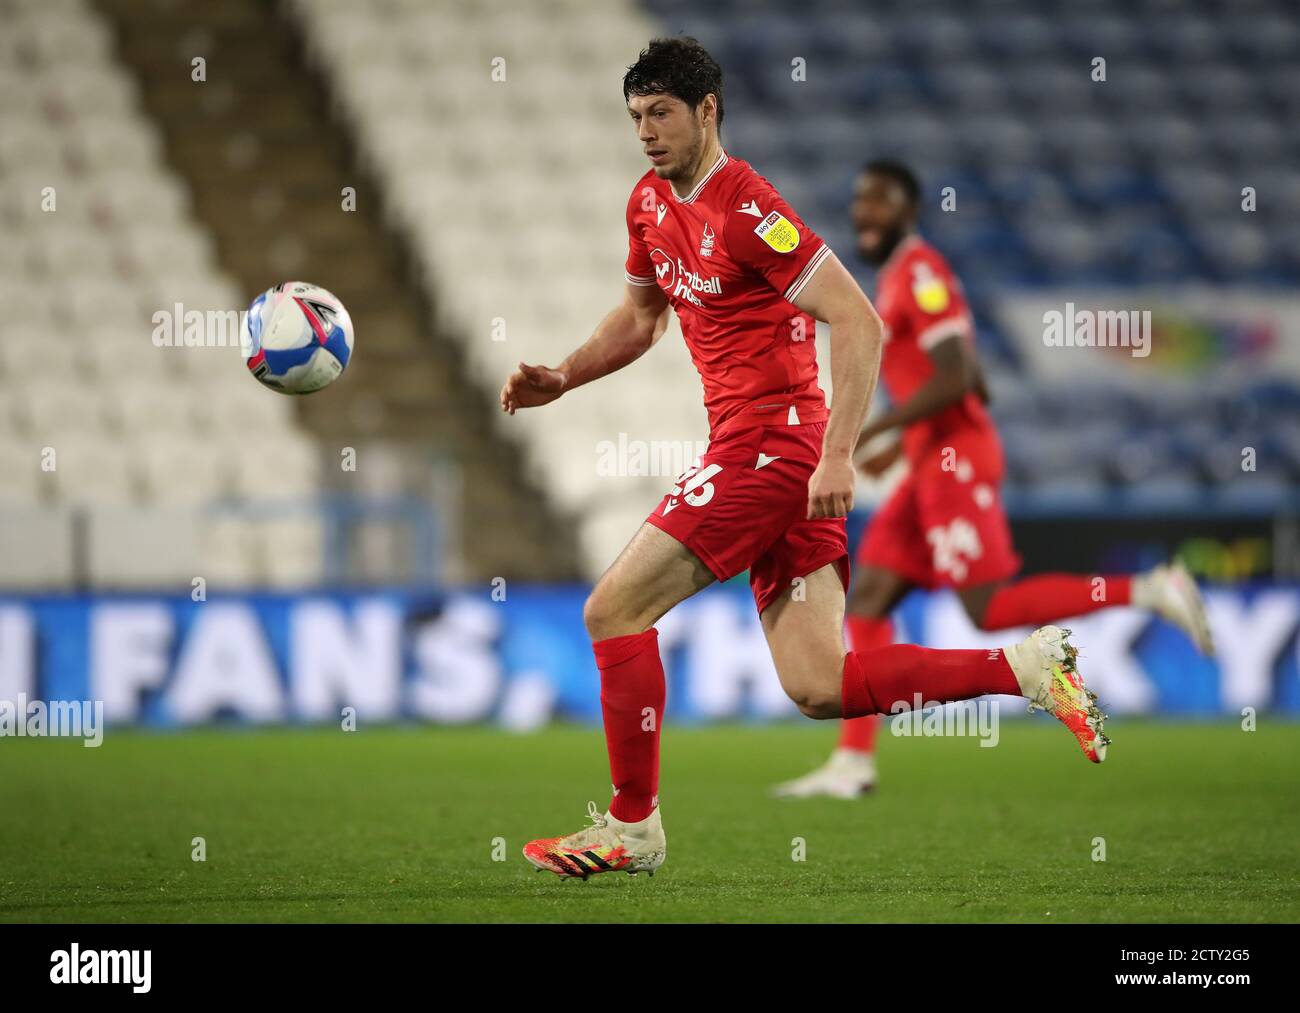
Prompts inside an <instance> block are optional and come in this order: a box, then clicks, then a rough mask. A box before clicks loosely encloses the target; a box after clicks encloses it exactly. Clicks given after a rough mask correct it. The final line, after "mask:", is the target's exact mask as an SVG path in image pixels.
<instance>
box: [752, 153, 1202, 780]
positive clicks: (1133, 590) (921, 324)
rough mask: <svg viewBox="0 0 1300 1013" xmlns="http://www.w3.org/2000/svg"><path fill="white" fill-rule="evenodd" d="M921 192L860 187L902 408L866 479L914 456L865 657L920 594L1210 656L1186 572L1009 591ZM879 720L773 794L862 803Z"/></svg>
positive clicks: (972, 398)
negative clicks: (1119, 610) (1122, 612)
mask: <svg viewBox="0 0 1300 1013" xmlns="http://www.w3.org/2000/svg"><path fill="white" fill-rule="evenodd" d="M919 201H920V185H919V183H918V181H917V178H916V176H915V174H913V173H912V171H911V170H910V169H908V168H907V167H905V166H903V165H900V164H897V163H894V162H885V161H880V162H872V163H870V164H869V165H867V166H866V168H865V169H864V170H863V172H862V173H861V174H860V175H859V176H858V179H857V182H856V185H855V195H854V200H853V206H852V215H853V227H854V229H855V230H856V232H857V237H858V253H859V254H860V255H861V256H862V258H863V259H864V260H866V261H867V262H868V263H869V264H872V265H873V266H874V267H876V269H877V271H878V280H877V291H876V305H877V307H878V309H879V312H880V315H881V318H882V319H883V321H884V324H885V347H884V358H883V362H882V365H881V372H882V375H883V378H884V382H885V388H886V390H887V391H888V393H889V396H890V400H891V401H892V403H893V406H892V407H891V408H890V409H889V410H888V411H885V412H883V413H882V414H880V415H879V416H878V417H877V418H875V419H873V420H872V421H871V422H870V423H869V424H868V425H867V427H866V428H865V429H864V430H863V432H862V434H861V436H860V437H859V438H858V441H857V446H858V450H859V451H863V452H866V451H867V450H868V447H867V445H868V444H869V443H871V442H872V441H873V440H874V439H875V438H876V437H877V436H879V435H881V434H884V433H892V432H894V431H896V430H901V431H902V438H901V439H896V440H895V441H894V442H893V443H891V444H890V445H889V446H888V447H887V448H886V449H884V450H877V451H875V452H874V453H870V454H869V456H867V457H866V459H865V460H864V461H863V462H862V468H863V470H864V471H865V472H866V473H867V474H870V475H880V474H882V473H883V472H884V471H885V470H886V469H888V468H889V467H890V466H892V465H893V464H894V462H895V461H897V460H898V458H899V457H901V456H905V457H906V459H907V464H908V469H909V470H908V473H907V475H906V477H905V478H904V479H903V480H902V482H901V483H900V484H899V486H898V487H897V488H896V489H895V490H894V492H893V493H892V494H891V495H890V496H889V498H888V499H887V500H886V501H885V503H884V505H883V506H881V508H880V510H879V511H878V512H877V513H876V515H875V516H874V517H873V518H872V519H871V522H870V524H869V526H868V528H867V531H866V534H865V535H864V536H863V539H862V544H861V545H860V546H859V548H858V555H857V559H856V561H855V567H854V574H853V585H852V589H851V591H850V594H849V600H848V618H847V625H848V635H849V643H850V645H851V646H852V648H853V650H855V651H869V650H872V649H873V648H877V647H880V646H882V645H885V644H891V643H893V640H894V631H893V622H892V620H891V618H890V614H891V613H892V612H893V610H894V608H895V607H896V606H897V605H898V604H899V602H900V601H902V599H903V597H904V596H905V595H906V594H907V593H908V592H909V591H911V590H912V589H913V588H918V587H919V588H944V587H946V588H952V589H954V590H955V591H956V592H957V596H958V597H959V598H960V599H961V603H962V605H963V606H964V607H965V610H966V614H967V615H969V616H970V619H971V622H972V623H974V624H975V625H976V626H977V627H979V628H980V629H982V630H1001V629H1007V628H1009V627H1015V626H1026V625H1032V626H1038V625H1040V624H1042V623H1048V622H1053V621H1057V620H1061V619H1065V618H1067V617H1069V616H1076V615H1083V614H1084V613H1086V612H1093V611H1096V610H1097V609H1102V608H1109V607H1110V606H1113V605H1135V606H1138V607H1140V608H1147V609H1151V610H1152V611H1154V612H1155V613H1157V614H1158V615H1160V616H1163V617H1164V618H1165V619H1168V620H1169V621H1170V622H1172V623H1174V624H1175V625H1177V626H1179V627H1181V628H1182V629H1183V630H1185V631H1186V632H1187V634H1188V636H1190V637H1191V639H1192V640H1193V642H1194V643H1195V644H1196V647H1197V648H1198V649H1199V650H1200V651H1202V652H1203V653H1206V654H1209V653H1211V652H1212V651H1213V645H1212V642H1211V639H1210V629H1209V624H1208V621H1207V619H1206V615H1205V607H1204V604H1203V603H1202V601H1201V595H1200V592H1199V591H1198V590H1197V587H1196V584H1195V582H1194V581H1193V580H1192V578H1191V576H1190V575H1189V574H1188V573H1187V571H1186V570H1185V569H1184V568H1183V566H1182V564H1180V563H1175V564H1173V565H1171V566H1160V567H1156V568H1155V569H1154V570H1151V571H1150V572H1148V573H1143V574H1137V575H1135V576H1130V575H1127V574H1125V575H1109V576H1104V577H1102V576H1093V575H1087V576H1085V575H1082V574H1065V573H1050V574H1042V575H1039V576H1034V577H1025V578H1023V579H1021V580H1014V581H1013V580H1012V577H1014V575H1015V574H1016V573H1017V572H1018V571H1019V569H1020V558H1019V556H1017V555H1016V552H1015V549H1014V548H1013V546H1012V543H1011V529H1010V527H1009V525H1008V523H1007V516H1006V511H1005V510H1004V508H1003V505H1002V499H1001V495H1000V492H999V487H1000V486H1001V483H1002V472H1003V466H1002V445H1001V443H1000V441H999V440H998V435H997V431H996V430H995V429H994V427H993V422H992V420H991V419H990V418H989V415H988V412H987V411H985V408H984V404H985V403H986V402H987V401H988V392H987V388H986V386H985V383H984V376H983V373H982V371H981V369H980V364H979V359H978V358H977V357H976V353H975V330H974V326H973V324H972V322H971V317H970V312H969V310H968V309H967V306H966V301H965V299H964V297H963V295H962V289H961V284H960V282H959V281H958V280H957V278H956V277H954V275H953V273H952V271H951V270H950V269H949V267H948V264H947V262H946V261H945V260H944V259H943V257H942V256H941V255H940V253H939V252H938V251H937V250H936V249H935V248H934V247H933V246H931V245H930V244H929V243H927V242H926V241H925V240H924V239H923V238H922V237H921V236H920V235H919V234H918V233H917V231H916V229H917V216H918V211H919ZM879 724H880V718H879V716H878V715H870V716H866V717H861V718H852V719H849V720H846V721H844V722H843V724H842V725H841V726H840V741H839V745H838V747H837V748H836V749H835V751H834V752H833V753H832V754H831V758H830V759H829V760H828V761H827V762H826V763H825V764H824V765H823V766H821V767H819V768H818V769H817V770H815V771H813V772H812V773H810V774H808V775H806V776H804V777H801V778H799V779H797V780H795V781H789V782H786V783H785V784H781V785H778V786H777V788H776V794H778V795H780V796H783V797H794V798H802V797H809V796H816V795H829V796H833V797H837V798H854V797H856V796H858V795H861V794H864V793H866V792H867V791H869V790H870V789H871V788H873V787H874V786H875V783H876V766H875V739H876V732H877V729H878V728H879Z"/></svg>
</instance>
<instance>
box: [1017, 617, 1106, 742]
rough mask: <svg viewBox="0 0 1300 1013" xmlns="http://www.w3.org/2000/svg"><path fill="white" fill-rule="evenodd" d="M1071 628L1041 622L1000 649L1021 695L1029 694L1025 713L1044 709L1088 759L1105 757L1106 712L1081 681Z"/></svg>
mask: <svg viewBox="0 0 1300 1013" xmlns="http://www.w3.org/2000/svg"><path fill="white" fill-rule="evenodd" d="M1069 636H1070V631H1069V630H1063V629H1061V627H1059V626H1043V627H1040V628H1039V629H1036V630H1034V632H1033V633H1031V634H1029V636H1028V637H1026V638H1025V639H1024V640H1022V641H1021V642H1020V643H1018V644H1014V645H1012V646H1011V647H1004V648H1003V649H1002V654H1003V656H1004V657H1005V658H1006V659H1007V664H1009V665H1010V666H1011V671H1012V673H1013V674H1014V675H1015V677H1016V682H1018V683H1019V684H1020V695H1021V696H1025V697H1028V698H1029V712H1030V713H1031V714H1032V713H1033V712H1034V711H1036V710H1040V709H1041V710H1045V711H1047V712H1048V713H1050V714H1052V715H1053V716H1054V717H1055V718H1056V719H1057V720H1058V721H1060V722H1061V724H1063V725H1065V727H1066V728H1068V729H1070V732H1071V733H1072V734H1073V735H1074V737H1075V739H1076V740H1077V741H1078V743H1079V748H1080V749H1082V750H1083V755H1084V756H1086V757H1087V758H1088V759H1089V760H1091V761H1092V762H1093V763H1101V762H1102V761H1103V760H1105V759H1106V747H1107V746H1109V745H1110V739H1108V738H1107V737H1106V732H1105V724H1106V715H1105V714H1103V713H1102V712H1101V711H1100V710H1099V709H1098V707H1097V694H1096V693H1094V692H1092V691H1091V690H1090V689H1088V687H1087V686H1085V685H1084V684H1083V676H1081V675H1080V674H1079V670H1078V668H1076V667H1075V663H1074V661H1075V658H1076V657H1077V656H1078V653H1079V652H1078V651H1077V650H1076V649H1075V647H1074V645H1073V644H1071V643H1070V641H1069Z"/></svg>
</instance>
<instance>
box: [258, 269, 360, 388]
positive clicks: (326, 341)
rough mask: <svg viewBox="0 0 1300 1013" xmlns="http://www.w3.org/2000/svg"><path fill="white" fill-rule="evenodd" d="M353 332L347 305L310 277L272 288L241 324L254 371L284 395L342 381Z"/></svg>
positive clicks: (350, 351)
mask: <svg viewBox="0 0 1300 1013" xmlns="http://www.w3.org/2000/svg"><path fill="white" fill-rule="evenodd" d="M352 336H353V331H352V318H351V317H350V316H348V311H347V309H345V308H344V306H343V303H341V302H340V301H339V300H338V298H337V297H336V296H335V295H334V294H333V293H331V292H327V291H326V290H325V289H323V288H320V287H319V286H317V285H309V284H308V283H307V282H305V281H286V282H285V283H284V284H282V285H276V286H275V287H274V288H268V289H267V290H266V291H265V292H263V293H262V294H261V295H259V296H258V297H257V298H256V299H254V300H253V303H252V305H251V306H249V307H248V315H247V316H246V317H245V320H244V324H243V327H242V328H241V340H242V344H243V352H244V361H245V362H246V363H247V365H248V371H249V372H250V373H252V374H253V376H254V377H255V378H256V379H257V380H258V381H259V382H261V383H262V384H264V385H266V386H267V387H270V388H271V389H272V390H277V391H279V392H280V393H281V394H310V393H311V392H312V391H315V390H320V389H321V388H322V387H328V386H329V385H330V384H331V383H333V382H334V381H335V380H337V379H338V378H339V377H340V376H341V375H342V374H343V370H345V369H347V366H348V361H349V360H350V359H351V358H352Z"/></svg>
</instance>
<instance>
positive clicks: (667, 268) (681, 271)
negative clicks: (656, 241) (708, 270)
mask: <svg viewBox="0 0 1300 1013" xmlns="http://www.w3.org/2000/svg"><path fill="white" fill-rule="evenodd" d="M650 262H651V263H652V264H654V266H655V278H656V280H657V281H658V282H659V287H660V288H662V289H663V290H664V291H665V292H667V293H668V294H669V297H670V298H678V299H685V300H686V301H687V302H688V303H690V304H691V305H692V306H698V307H700V309H703V308H704V303H703V301H701V299H700V297H699V296H698V295H697V294H696V293H697V292H703V293H705V294H707V295H722V281H721V280H720V279H719V278H718V276H717V275H716V274H715V275H714V276H713V277H712V278H702V277H700V275H698V274H696V273H695V272H694V271H692V270H691V269H690V268H689V267H687V266H686V265H685V264H683V263H682V261H681V259H680V258H678V257H670V256H669V255H668V254H667V253H665V252H664V251H663V250H661V249H659V248H657V247H656V248H655V249H653V250H651V251H650Z"/></svg>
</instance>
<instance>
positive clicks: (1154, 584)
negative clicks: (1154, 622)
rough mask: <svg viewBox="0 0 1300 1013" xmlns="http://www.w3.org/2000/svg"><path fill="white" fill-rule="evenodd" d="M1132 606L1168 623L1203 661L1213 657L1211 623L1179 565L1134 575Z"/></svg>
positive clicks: (1176, 563)
mask: <svg viewBox="0 0 1300 1013" xmlns="http://www.w3.org/2000/svg"><path fill="white" fill-rule="evenodd" d="M1133 604H1134V605H1135V606H1137V607H1138V608H1145V609H1150V610H1151V611H1152V612H1154V613H1155V614H1156V615H1158V616H1160V617H1161V618H1162V619H1167V620H1169V622H1171V623H1173V624H1174V625H1175V626H1177V627H1178V628H1179V629H1181V630H1182V631H1183V632H1184V633H1186V634H1187V635H1188V636H1189V637H1190V638H1191V640H1192V643H1193V644H1195V645H1196V649H1197V650H1198V651H1200V652H1201V653H1202V654H1204V655H1205V656H1206V657H1210V656H1212V655H1213V654H1214V639H1213V637H1211V635H1210V621H1209V619H1208V618H1207V617H1206V614H1205V602H1204V600H1202V598H1201V590H1200V588H1198V587H1197V586H1196V581H1195V580H1193V579H1192V575H1191V574H1190V573H1188V572H1187V567H1185V566H1183V564H1182V563H1180V562H1173V563H1169V564H1167V565H1162V566H1157V567H1156V568H1155V569H1153V570H1148V571H1147V572H1146V573H1139V574H1136V575H1134V577H1133Z"/></svg>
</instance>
